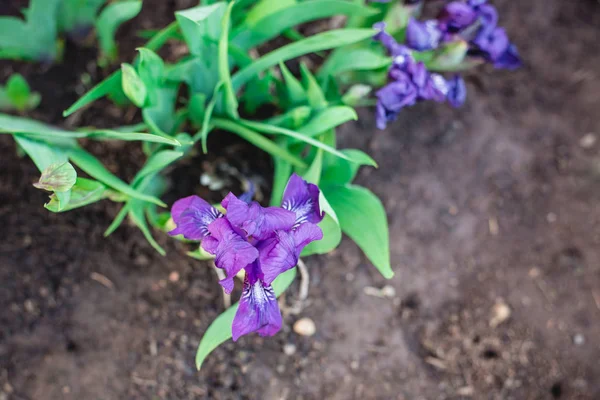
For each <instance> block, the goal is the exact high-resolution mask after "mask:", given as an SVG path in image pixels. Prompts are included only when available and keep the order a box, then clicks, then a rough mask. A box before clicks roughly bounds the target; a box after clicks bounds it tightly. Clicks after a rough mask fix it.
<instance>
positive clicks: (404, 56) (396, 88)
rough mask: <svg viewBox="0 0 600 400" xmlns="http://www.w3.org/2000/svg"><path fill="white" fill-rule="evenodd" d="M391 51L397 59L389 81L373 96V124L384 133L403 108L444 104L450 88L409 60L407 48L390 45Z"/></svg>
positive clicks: (391, 68)
mask: <svg viewBox="0 0 600 400" xmlns="http://www.w3.org/2000/svg"><path fill="white" fill-rule="evenodd" d="M392 40H393V39H392ZM394 42H395V41H394ZM390 47H391V48H393V49H395V50H396V51H397V53H398V54H399V55H396V56H395V57H394V60H393V62H392V65H391V67H390V69H389V71H388V78H389V80H390V81H389V82H388V84H387V85H385V86H384V87H383V88H381V89H379V91H377V93H376V97H377V107H376V122H377V127H378V128H379V129H384V128H385V127H386V125H387V123H388V122H391V121H394V120H395V119H396V117H397V116H398V113H400V111H401V110H402V109H403V108H404V107H408V106H412V105H413V104H415V103H417V102H418V101H425V100H433V101H437V102H443V101H446V100H447V99H448V98H447V95H448V90H449V85H448V83H447V82H446V80H445V79H444V77H443V76H441V75H439V74H433V73H431V72H430V71H428V70H427V68H426V67H425V64H423V63H422V62H420V61H419V62H417V61H416V60H415V59H414V58H413V57H412V54H411V51H410V49H408V48H407V47H406V46H403V45H400V44H397V43H395V44H394V43H391V46H390Z"/></svg>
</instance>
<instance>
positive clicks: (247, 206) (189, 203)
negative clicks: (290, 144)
mask: <svg viewBox="0 0 600 400" xmlns="http://www.w3.org/2000/svg"><path fill="white" fill-rule="evenodd" d="M248 197H250V196H243V195H242V196H240V198H238V197H236V196H235V195H234V194H233V193H229V194H228V195H227V196H226V197H225V198H224V199H223V201H222V202H221V206H222V207H223V208H224V209H225V210H226V213H225V214H223V213H221V212H220V211H219V210H217V209H216V208H215V207H213V206H211V205H210V204H209V203H208V202H206V201H205V200H203V199H201V198H200V197H198V196H190V197H186V198H183V199H180V200H178V201H177V202H175V204H174V205H173V208H172V210H171V216H172V218H173V221H174V222H175V224H176V225H177V227H176V228H175V229H174V230H172V231H171V232H170V234H171V235H183V236H184V237H185V238H186V239H188V240H194V241H201V245H202V248H203V249H204V250H205V251H207V252H208V253H210V254H212V255H214V256H215V265H216V266H217V268H221V269H223V270H224V271H225V274H226V277H225V279H222V280H221V281H220V282H219V283H220V284H221V286H222V287H223V289H224V290H225V292H226V293H231V291H232V290H233V287H234V281H233V279H234V277H235V276H236V275H237V274H238V273H239V272H240V271H241V270H242V269H243V270H244V271H245V277H244V287H243V292H242V296H241V299H240V305H239V307H238V309H237V313H236V314H235V318H234V320H233V325H232V336H233V340H234V341H236V340H237V339H238V338H239V337H240V336H243V335H246V334H248V333H251V332H257V333H258V334H259V335H261V336H272V335H274V334H275V333H277V332H278V331H279V329H280V328H281V313H280V311H279V305H278V304H277V299H276V297H275V293H274V291H273V287H272V286H271V283H272V282H273V281H274V280H275V278H277V276H279V275H280V274H281V273H283V272H285V271H287V270H289V269H292V268H294V267H295V266H296V264H297V263H298V259H299V257H300V253H301V252H302V249H304V247H305V246H306V245H308V244H309V243H311V242H313V241H316V240H321V239H322V238H323V232H322V231H321V228H319V227H318V226H317V224H318V223H319V222H321V220H322V219H323V216H324V215H323V213H322V212H321V210H320V207H319V188H318V187H317V186H316V185H313V184H311V183H308V182H306V181H304V180H303V179H302V178H300V177H299V176H298V175H296V174H293V175H292V176H291V178H290V180H289V181H288V184H287V186H286V189H285V192H284V195H283V199H282V203H281V207H262V206H261V205H260V204H258V203H257V202H255V201H251V199H250V198H248Z"/></svg>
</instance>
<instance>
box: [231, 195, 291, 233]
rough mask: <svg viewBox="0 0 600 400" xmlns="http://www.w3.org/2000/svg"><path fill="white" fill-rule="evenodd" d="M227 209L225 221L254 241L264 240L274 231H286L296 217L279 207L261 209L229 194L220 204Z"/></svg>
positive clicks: (256, 204)
mask: <svg viewBox="0 0 600 400" xmlns="http://www.w3.org/2000/svg"><path fill="white" fill-rule="evenodd" d="M221 205H222V206H223V207H225V209H227V216H226V218H227V220H229V222H231V224H232V225H233V226H234V227H236V228H238V229H241V230H243V231H244V232H245V233H246V234H247V235H248V236H252V237H253V238H254V239H256V240H264V239H267V238H268V237H270V236H272V235H273V232H275V231H276V230H280V229H281V230H288V229H291V228H292V226H294V222H295V221H296V215H295V214H294V213H293V212H291V211H287V210H284V209H283V208H281V207H266V208H265V207H262V206H261V205H260V204H258V203H257V202H255V201H254V202H252V203H250V204H247V203H246V202H244V201H242V200H240V199H238V198H237V197H235V195H234V194H233V193H229V194H228V195H227V197H225V199H223V201H222V202H221Z"/></svg>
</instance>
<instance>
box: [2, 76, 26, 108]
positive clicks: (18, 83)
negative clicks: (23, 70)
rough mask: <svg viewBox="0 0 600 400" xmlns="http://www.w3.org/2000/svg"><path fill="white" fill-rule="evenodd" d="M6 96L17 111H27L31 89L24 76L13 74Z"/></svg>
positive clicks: (7, 85) (8, 83)
mask: <svg viewBox="0 0 600 400" xmlns="http://www.w3.org/2000/svg"><path fill="white" fill-rule="evenodd" d="M6 95H7V96H8V99H9V100H10V102H11V103H12V105H13V106H14V107H15V109H17V111H25V109H26V108H27V105H28V103H29V96H30V95H31V89H30V88H29V85H28V84H27V81H26V80H25V78H23V76H22V75H20V74H13V75H11V77H10V78H9V79H8V82H7V83H6Z"/></svg>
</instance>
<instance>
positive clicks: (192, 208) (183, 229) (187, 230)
mask: <svg viewBox="0 0 600 400" xmlns="http://www.w3.org/2000/svg"><path fill="white" fill-rule="evenodd" d="M222 216H223V214H221V213H220V212H219V211H218V210H217V209H216V208H214V207H213V206H211V205H210V204H209V203H207V202H206V201H204V200H202V199H201V198H200V197H198V196H189V197H185V198H183V199H180V200H177V201H176V202H175V204H173V207H172V208H171V217H172V218H173V221H174V222H175V225H177V228H175V229H173V230H172V231H171V232H169V234H170V235H173V236H175V235H183V237H185V238H186V239H188V240H202V239H203V238H205V237H206V236H208V235H209V232H208V225H209V224H210V223H211V222H213V221H214V220H216V219H217V218H220V217H222Z"/></svg>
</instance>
